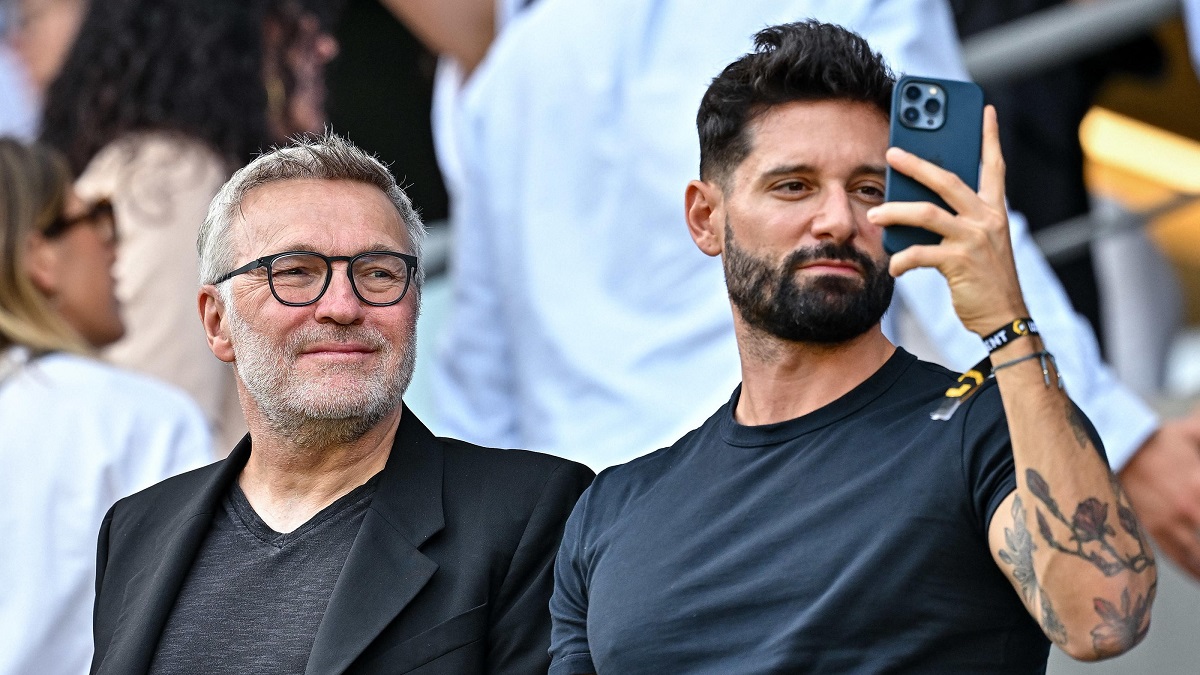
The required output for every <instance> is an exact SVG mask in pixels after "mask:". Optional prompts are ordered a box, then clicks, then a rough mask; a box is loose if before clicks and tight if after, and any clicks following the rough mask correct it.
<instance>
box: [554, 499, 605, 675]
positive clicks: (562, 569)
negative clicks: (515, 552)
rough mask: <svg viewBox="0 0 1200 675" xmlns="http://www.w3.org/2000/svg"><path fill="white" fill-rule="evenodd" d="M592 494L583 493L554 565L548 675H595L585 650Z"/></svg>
mask: <svg viewBox="0 0 1200 675" xmlns="http://www.w3.org/2000/svg"><path fill="white" fill-rule="evenodd" d="M590 493H591V490H590V489H589V490H588V491H587V492H584V494H583V496H582V497H581V498H580V499H579V502H578V503H577V504H576V505H575V510H574V511H573V512H572V513H571V517H570V518H569V519H568V520H567V526H566V529H565V530H564V532H563V538H562V544H561V545H560V546H559V549H558V559H557V560H556V561H555V564H554V594H553V595H552V596H551V597H550V618H551V622H552V623H551V630H550V675H583V674H584V673H594V672H596V667H595V665H593V663H592V653H591V649H590V647H589V646H588V637H587V615H588V591H587V570H586V560H585V559H584V557H583V551H584V547H583V542H582V537H583V521H584V513H585V512H586V510H587V509H586V506H587V502H588V497H589V496H590Z"/></svg>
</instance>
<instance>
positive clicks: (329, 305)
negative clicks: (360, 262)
mask: <svg viewBox="0 0 1200 675" xmlns="http://www.w3.org/2000/svg"><path fill="white" fill-rule="evenodd" d="M349 264H350V263H347V262H342V261H338V262H335V263H333V270H332V271H331V272H330V278H329V287H328V288H326V289H325V293H324V294H323V295H322V296H321V298H320V299H319V300H317V301H316V302H315V303H313V311H314V312H315V315H316V319H317V321H319V322H322V323H337V324H340V325H343V326H349V325H352V324H358V323H362V320H363V316H364V312H365V307H364V305H363V303H362V302H361V301H360V300H359V299H358V296H357V295H355V294H354V288H353V287H352V286H351V285H350V277H349V275H347V274H346V269H347V265H349Z"/></svg>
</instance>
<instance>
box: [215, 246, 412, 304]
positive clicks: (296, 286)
mask: <svg viewBox="0 0 1200 675" xmlns="http://www.w3.org/2000/svg"><path fill="white" fill-rule="evenodd" d="M335 262H345V263H347V265H346V276H348V277H349V278H350V288H352V289H354V294H355V295H356V296H358V299H359V300H362V301H363V302H365V303H367V304H368V305H373V306H375V307H387V306H388V305H394V304H396V303H397V302H400V301H401V300H403V299H404V295H405V294H406V293H408V286H409V284H410V283H411V282H412V277H413V272H415V271H416V269H417V257H416V256H413V255H407V254H405V253H393V252H392V251H367V252H366V253H359V254H358V255H355V256H345V255H321V254H320V253H313V252H312V251H286V252H284V253H276V254H275V255H268V256H264V257H262V258H259V259H257V260H254V261H251V262H249V263H247V264H245V265H242V266H241V267H239V268H237V269H236V270H234V271H232V272H230V273H228V274H223V275H221V277H220V278H219V279H217V280H216V281H214V282H213V283H214V284H219V283H221V282H223V281H227V280H229V279H232V278H233V277H236V276H237V275H239V274H245V273H247V272H250V271H253V270H256V269H260V268H264V267H265V268H266V270H267V283H268V284H270V286H271V294H272V295H274V296H275V299H276V300H278V301H279V302H281V303H283V304H285V305H288V306H290V307H303V306H304V305H311V304H313V303H314V302H316V301H317V300H320V299H321V296H322V295H325V290H326V289H328V288H329V280H330V279H331V278H332V274H333V263H335Z"/></svg>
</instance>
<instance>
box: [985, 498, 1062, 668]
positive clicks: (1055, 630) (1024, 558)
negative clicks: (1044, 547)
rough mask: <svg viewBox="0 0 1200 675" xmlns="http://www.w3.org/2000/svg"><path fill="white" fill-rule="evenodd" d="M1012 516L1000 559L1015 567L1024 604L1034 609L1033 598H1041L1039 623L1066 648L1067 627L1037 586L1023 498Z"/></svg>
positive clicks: (1048, 598) (1015, 499)
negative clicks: (1011, 524) (1010, 527)
mask: <svg viewBox="0 0 1200 675" xmlns="http://www.w3.org/2000/svg"><path fill="white" fill-rule="evenodd" d="M1012 517H1013V527H1012V529H1009V528H1007V527H1006V528H1004V542H1005V549H1004V550H1003V551H1000V553H999V555H1000V560H1002V561H1004V562H1005V563H1007V564H1009V565H1012V567H1013V578H1014V579H1016V580H1017V584H1019V585H1020V587H1021V597H1022V598H1024V599H1025V603H1026V604H1027V605H1030V606H1032V603H1033V600H1034V597H1035V596H1036V597H1037V598H1038V599H1039V604H1040V605H1041V609H1042V616H1041V621H1040V623H1041V626H1042V631H1043V632H1045V633H1046V635H1047V636H1048V637H1049V638H1050V639H1051V640H1053V641H1054V643H1055V644H1057V645H1059V646H1062V645H1065V644H1067V628H1066V626H1064V625H1063V624H1062V621H1061V620H1059V618H1058V613H1057V612H1055V611H1054V605H1053V604H1052V603H1051V602H1050V597H1049V596H1048V595H1046V594H1045V593H1044V592H1043V591H1042V587H1041V586H1039V585H1038V581H1037V573H1036V572H1035V571H1034V568H1033V552H1034V551H1036V550H1037V545H1035V544H1034V543H1033V536H1032V535H1031V534H1030V533H1029V527H1028V526H1026V524H1025V505H1024V504H1023V503H1022V502H1021V496H1020V495H1017V496H1016V497H1014V498H1013V505H1012Z"/></svg>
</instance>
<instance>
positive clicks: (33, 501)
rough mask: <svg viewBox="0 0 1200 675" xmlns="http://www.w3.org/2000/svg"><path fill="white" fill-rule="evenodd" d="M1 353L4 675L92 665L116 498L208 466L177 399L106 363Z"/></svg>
mask: <svg viewBox="0 0 1200 675" xmlns="http://www.w3.org/2000/svg"><path fill="white" fill-rule="evenodd" d="M26 359H27V354H26V352H25V350H23V349H21V348H12V349H9V350H8V351H6V352H0V542H3V549H0V579H2V580H3V583H0V674H3V675H18V674H20V675H23V674H25V673H37V674H38V675H56V674H58V673H63V674H71V675H78V674H80V673H86V672H88V668H89V665H90V663H91V658H92V620H91V619H92V603H93V598H94V593H95V583H96V537H97V534H98V533H99V530H100V521H101V520H102V519H103V518H104V514H105V513H106V512H107V511H108V509H109V507H111V506H112V504H113V503H114V502H115V501H117V500H118V499H120V498H122V497H125V496H126V495H129V494H132V493H134V492H136V491H138V490H141V489H142V488H145V487H148V486H150V485H152V484H153V483H156V482H158V481H160V480H162V479H163V478H166V477H168V476H171V475H173V474H176V473H180V472H182V471H185V470H189V469H193V468H196V467H198V466H201V465H203V464H205V463H208V462H210V461H212V456H211V454H210V448H211V441H210V440H209V436H208V431H207V426H206V424H205V421H204V417H203V416H202V415H201V414H200V411H199V410H198V409H197V408H196V406H195V405H194V404H193V403H191V402H190V401H189V400H188V399H187V398H186V397H185V396H184V395H183V394H182V393H181V392H177V391H176V390H174V389H170V388H168V387H166V386H164V385H160V384H158V383H156V382H153V381H151V380H149V379H147V378H144V377H142V376H139V375H134V374H132V373H128V372H124V371H121V370H117V369H115V368H113V367H111V366H107V365H104V364H103V363H100V362H99V361H95V360H91V359H86V358H83V357H79V356H72V355H66V354H53V355H49V356H45V357H42V358H39V359H35V360H33V361H32V362H27V361H26Z"/></svg>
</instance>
